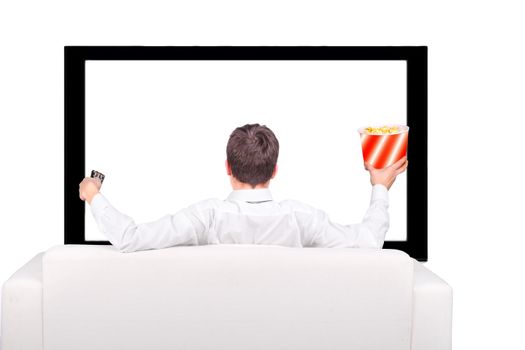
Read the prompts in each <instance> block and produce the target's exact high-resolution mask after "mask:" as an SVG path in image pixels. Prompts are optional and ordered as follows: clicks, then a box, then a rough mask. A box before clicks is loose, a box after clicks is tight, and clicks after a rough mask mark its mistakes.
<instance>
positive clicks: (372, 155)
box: [358, 125, 408, 169]
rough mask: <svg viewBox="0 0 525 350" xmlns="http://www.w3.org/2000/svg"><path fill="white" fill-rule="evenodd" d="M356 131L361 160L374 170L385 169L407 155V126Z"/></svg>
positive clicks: (368, 128) (367, 128)
mask: <svg viewBox="0 0 525 350" xmlns="http://www.w3.org/2000/svg"><path fill="white" fill-rule="evenodd" d="M358 131H359V134H360V135H361V148H362V150H363V159H364V161H365V162H368V163H370V165H372V166H373V167H374V168H377V169H381V168H386V167H387V166H390V165H392V164H394V163H395V162H397V161H398V160H400V159H401V158H403V157H404V156H406V154H407V148H408V126H404V125H392V126H383V127H364V128H359V129H358Z"/></svg>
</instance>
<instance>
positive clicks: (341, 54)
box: [64, 46, 428, 261]
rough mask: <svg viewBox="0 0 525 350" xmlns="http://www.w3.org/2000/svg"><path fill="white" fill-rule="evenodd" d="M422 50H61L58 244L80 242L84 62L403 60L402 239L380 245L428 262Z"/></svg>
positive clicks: (425, 60) (424, 63)
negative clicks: (404, 193) (404, 175)
mask: <svg viewBox="0 0 525 350" xmlns="http://www.w3.org/2000/svg"><path fill="white" fill-rule="evenodd" d="M427 57H428V47H427V46H65V47H64V67H65V71H64V94H65V98H64V112H65V113H64V125H65V130H64V134H65V145H64V146H65V153H64V161H65V166H64V180H65V181H64V184H65V188H64V244H92V245H107V244H110V243H109V242H108V241H86V239H85V221H84V219H85V209H86V208H85V202H84V201H82V200H80V198H79V195H78V185H79V183H80V182H81V181H82V179H83V178H84V177H85V176H86V175H85V174H86V169H85V117H86V115H85V78H86V77H85V63H86V61H88V60H372V61H373V60H378V61H380V60H404V61H406V65H407V66H406V67H407V94H406V96H407V104H406V105H407V125H409V126H410V137H409V141H408V150H409V151H408V152H409V153H408V155H409V160H410V165H409V169H408V171H407V239H406V240H405V241H385V244H384V248H389V249H399V250H402V251H405V252H406V253H408V254H409V255H410V256H411V257H413V258H415V259H417V260H419V261H427V260H428V247H427V232H428V213H427V211H428V203H427V202H428V197H427V173H428V171H427V147H428V146H427V128H428V126H427V118H428V116H427V109H428V105H427V104H428V96H427V94H428V92H427V91H428V90H427V89H428V88H427V84H428V82H427V79H428V77H427V67H428V58H427Z"/></svg>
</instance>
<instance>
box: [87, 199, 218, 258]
mask: <svg viewBox="0 0 525 350" xmlns="http://www.w3.org/2000/svg"><path fill="white" fill-rule="evenodd" d="M213 207H214V206H213V200H211V199H210V200H204V201H201V202H198V203H195V204H193V205H191V206H189V207H187V208H184V209H182V210H180V211H178V212H177V213H175V214H168V215H165V216H163V217H161V218H160V219H158V220H155V221H151V222H146V223H141V224H136V223H135V221H134V220H133V218H131V217H130V216H128V215H126V214H123V213H121V212H119V211H118V210H117V209H115V208H114V207H113V206H112V205H111V204H110V203H109V201H108V200H107V198H106V197H104V195H102V193H100V192H99V193H97V194H96V195H95V196H94V197H93V199H92V201H91V213H92V214H93V217H94V219H95V221H96V223H97V226H98V228H99V230H100V231H101V232H102V233H104V234H105V235H106V237H107V238H108V240H109V241H110V242H111V244H113V245H114V246H115V247H116V248H117V249H118V250H119V251H121V252H134V251H139V250H148V249H161V248H167V247H172V246H177V245H198V244H205V243H206V237H207V232H208V231H209V228H210V226H211V225H212V222H213V217H214V215H213Z"/></svg>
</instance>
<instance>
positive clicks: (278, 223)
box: [91, 185, 389, 252]
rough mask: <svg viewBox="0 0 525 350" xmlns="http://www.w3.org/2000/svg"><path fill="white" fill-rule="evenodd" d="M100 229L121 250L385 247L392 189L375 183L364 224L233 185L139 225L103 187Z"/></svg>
mask: <svg viewBox="0 0 525 350" xmlns="http://www.w3.org/2000/svg"><path fill="white" fill-rule="evenodd" d="M91 212H92V214H93V217H94V218H95V221H96V223H97V226H98V228H99V229H100V231H102V233H104V234H105V235H106V236H107V238H108V239H109V241H110V242H111V243H112V244H113V245H114V246H115V247H116V248H117V249H118V250H120V251H121V252H133V251H138V250H147V249H161V248H167V247H172V246H176V245H202V244H221V243H227V244H234V243H239V244H265V245H282V246H288V247H349V248H358V247H363V248H365V247H366V248H381V247H382V246H383V242H384V240H385V235H386V232H387V230H388V226H389V216H388V190H387V189H386V187H385V186H383V185H375V186H373V187H372V196H371V200H370V206H369V208H368V210H367V212H366V214H365V216H364V218H363V221H362V222H361V223H357V224H349V225H342V224H338V223H334V222H331V221H330V219H329V217H328V215H327V214H326V213H325V212H324V211H322V210H319V209H316V208H314V207H312V206H310V205H308V204H304V203H301V202H299V201H295V200H284V201H281V202H279V203H277V202H275V201H273V199H272V195H271V193H270V190H269V189H267V188H265V189H249V190H234V191H232V192H231V193H230V195H229V196H228V198H226V199H225V200H220V199H216V198H212V199H206V200H203V201H200V202H197V203H195V204H193V205H191V206H189V207H187V208H184V209H182V210H180V211H178V212H177V213H175V214H170V215H165V216H163V217H162V218H160V219H158V220H156V221H152V222H146V223H142V224H138V225H137V224H136V223H135V221H134V220H133V219H132V218H131V217H129V216H127V215H125V214H123V213H121V212H119V211H118V210H116V209H115V208H114V207H113V206H112V205H111V204H110V203H109V201H108V200H107V199H106V198H105V197H104V195H102V194H101V193H100V192H99V193H97V194H96V195H95V196H94V197H93V199H92V201H91Z"/></svg>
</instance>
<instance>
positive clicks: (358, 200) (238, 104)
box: [85, 60, 407, 241]
mask: <svg viewBox="0 0 525 350" xmlns="http://www.w3.org/2000/svg"><path fill="white" fill-rule="evenodd" d="M85 77H86V95H85V96H86V125H85V128H86V163H85V164H86V169H87V171H88V172H90V170H91V169H95V170H98V171H100V172H102V173H104V174H105V175H106V179H105V181H104V184H103V186H102V189H101V193H102V194H103V195H104V196H106V197H107V198H108V200H109V201H110V203H111V204H112V205H113V206H114V207H115V208H116V209H117V210H119V211H120V212H122V213H124V214H126V215H129V216H131V217H132V218H133V219H134V220H135V222H136V223H137V224H140V223H144V222H150V221H155V220H157V219H159V218H161V217H162V216H164V215H166V214H174V213H176V212H177V211H179V210H181V209H183V208H185V207H187V206H189V205H191V204H194V203H196V202H199V201H201V200H203V199H208V198H219V199H221V200H224V199H226V197H227V196H228V195H229V193H230V192H231V191H232V188H231V185H230V182H229V178H228V176H227V175H226V169H225V165H224V163H225V160H226V144H227V142H228V138H229V136H230V134H231V132H232V131H233V130H234V129H235V128H236V127H239V126H242V125H245V124H253V123H259V124H261V125H266V126H267V127H269V128H270V129H271V130H272V131H273V132H274V133H275V135H276V136H277V138H278V140H279V144H280V150H279V158H278V162H277V164H278V172H277V176H276V177H275V178H274V179H273V180H271V182H270V190H271V193H272V196H273V198H274V200H276V201H282V200H285V199H295V200H299V201H302V202H305V203H308V204H310V205H312V206H314V207H316V208H319V209H322V210H324V211H325V212H326V213H327V214H328V215H329V218H330V220H331V221H332V222H337V223H341V224H351V223H358V222H360V221H361V220H362V218H363V216H364V214H365V212H366V210H367V208H368V205H369V202H370V195H371V188H372V187H371V184H370V177H369V174H368V172H367V171H366V170H364V165H363V156H362V152H361V143H360V137H359V134H358V132H357V129H358V128H359V127H362V126H369V125H384V124H406V120H407V111H406V101H407V97H406V91H407V86H406V79H407V78H406V77H407V72H406V61H399V60H396V61H394V60H392V61H381V60H377V61H364V60H363V61H359V60H355V61H354V60H352V61H347V60H341V61H337V60H335V61H328V60H320V61H316V60H306V61H303V60H298V61H293V60H282V61H280V60H253V61H252V60H247V61H243V60H216V61H214V60H172V61H170V60H167V61H151V60H147V61H140V60H130V61H115V60H108V61H99V60H96V61H90V60H88V61H86V74H85ZM86 176H89V174H87V175H86ZM406 193H407V182H406V173H403V174H401V175H400V176H398V178H397V180H396V182H395V183H394V185H393V186H392V188H391V189H390V191H389V196H390V207H389V213H390V229H389V231H388V233H387V235H386V240H390V241H396V240H398V241H404V240H406V238H407V236H406V230H407V222H406V218H407V199H406ZM86 216H87V217H86V221H85V237H86V240H87V241H91V240H107V237H105V236H104V235H103V234H102V233H101V232H99V230H98V227H97V225H96V222H95V221H94V219H93V217H92V214H91V211H90V210H86Z"/></svg>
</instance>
